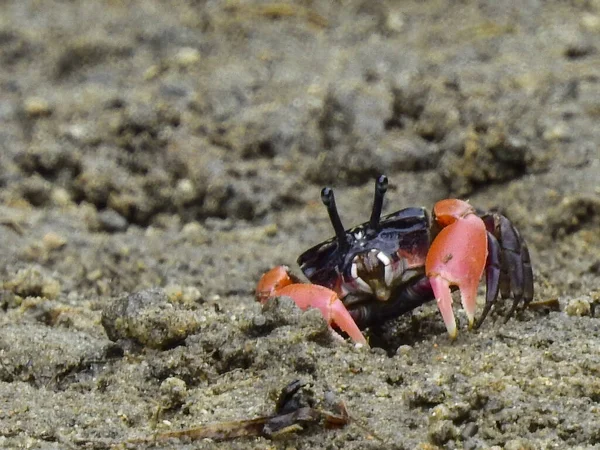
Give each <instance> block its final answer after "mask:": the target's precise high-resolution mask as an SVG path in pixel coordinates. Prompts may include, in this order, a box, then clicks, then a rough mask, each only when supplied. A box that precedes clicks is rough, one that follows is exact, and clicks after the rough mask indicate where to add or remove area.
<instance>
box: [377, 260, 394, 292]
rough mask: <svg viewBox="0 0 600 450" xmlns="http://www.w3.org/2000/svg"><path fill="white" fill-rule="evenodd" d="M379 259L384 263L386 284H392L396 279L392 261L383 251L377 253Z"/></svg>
mask: <svg viewBox="0 0 600 450" xmlns="http://www.w3.org/2000/svg"><path fill="white" fill-rule="evenodd" d="M377 259H378V260H379V261H381V262H382V263H383V271H384V275H385V284H386V286H391V284H392V281H393V280H394V269H393V267H392V261H391V260H390V258H389V257H388V256H387V255H386V254H385V253H383V252H379V253H377Z"/></svg>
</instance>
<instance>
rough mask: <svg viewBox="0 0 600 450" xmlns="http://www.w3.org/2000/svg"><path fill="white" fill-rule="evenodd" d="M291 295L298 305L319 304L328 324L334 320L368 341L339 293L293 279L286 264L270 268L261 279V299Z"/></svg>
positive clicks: (362, 341) (258, 294) (357, 339)
mask: <svg viewBox="0 0 600 450" xmlns="http://www.w3.org/2000/svg"><path fill="white" fill-rule="evenodd" d="M278 296H285V297H290V298H291V299H292V300H294V302H295V303H296V305H297V306H298V308H300V309H302V310H307V309H308V308H317V309H318V310H319V311H321V314H322V315H323V318H324V319H325V320H326V321H327V323H328V324H329V325H331V324H335V326H337V327H338V328H339V329H340V330H342V331H343V332H345V333H346V334H348V336H350V338H352V340H353V341H354V342H356V343H359V344H363V345H368V344H367V340H366V339H365V337H364V336H363V334H362V333H361V331H360V329H359V328H358V326H357V325H356V322H354V319H352V316H351V315H350V313H349V312H348V310H347V309H346V307H345V306H344V304H343V303H342V301H341V300H340V299H339V297H338V296H337V294H336V293H335V292H334V291H332V290H331V289H328V288H326V287H324V286H319V285H316V284H302V283H294V280H293V279H292V277H291V276H290V275H289V273H288V271H287V268H286V267H285V266H279V267H275V268H273V269H271V270H270V271H268V272H267V273H266V274H264V275H263V277H262V278H261V280H260V281H259V283H258V288H257V290H256V298H257V300H259V301H260V302H261V303H264V302H266V301H267V300H268V299H269V298H272V297H278Z"/></svg>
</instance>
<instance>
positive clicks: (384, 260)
mask: <svg viewBox="0 0 600 450" xmlns="http://www.w3.org/2000/svg"><path fill="white" fill-rule="evenodd" d="M377 259H378V260H379V261H381V262H382V263H383V265H384V266H389V265H390V264H391V263H392V261H390V258H388V256H387V255H386V254H385V253H383V252H379V253H377Z"/></svg>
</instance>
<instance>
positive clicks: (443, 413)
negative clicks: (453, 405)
mask: <svg viewBox="0 0 600 450" xmlns="http://www.w3.org/2000/svg"><path fill="white" fill-rule="evenodd" d="M450 416H451V414H450V409H449V408H448V407H447V406H446V405H444V404H443V403H442V404H441V405H437V406H436V407H434V408H433V409H432V410H431V415H430V416H429V422H430V423H431V422H435V421H436V420H448V419H450V418H451V417H450Z"/></svg>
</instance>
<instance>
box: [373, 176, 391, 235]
mask: <svg viewBox="0 0 600 450" xmlns="http://www.w3.org/2000/svg"><path fill="white" fill-rule="evenodd" d="M387 188H388V178H387V177H386V176H385V175H381V176H379V178H377V180H375V198H374V199H373V210H372V211H371V219H370V220H369V228H370V229H371V230H372V231H374V232H376V231H377V230H378V229H379V219H380V218H381V210H382V209H383V197H384V196H385V193H386V191H387Z"/></svg>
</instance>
